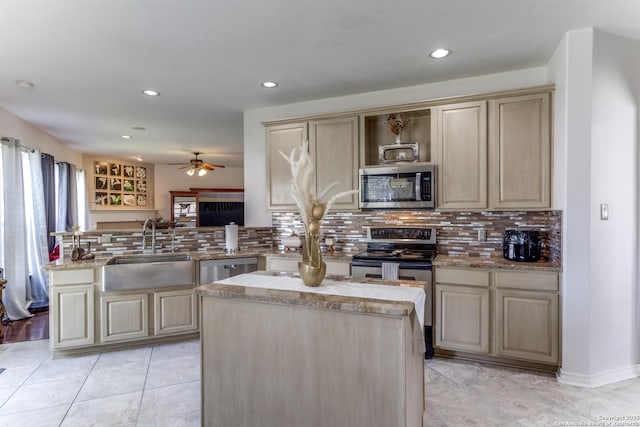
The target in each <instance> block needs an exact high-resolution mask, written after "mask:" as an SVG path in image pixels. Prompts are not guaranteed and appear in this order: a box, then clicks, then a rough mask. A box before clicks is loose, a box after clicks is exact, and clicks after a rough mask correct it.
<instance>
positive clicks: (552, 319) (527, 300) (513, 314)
mask: <svg viewBox="0 0 640 427" xmlns="http://www.w3.org/2000/svg"><path fill="white" fill-rule="evenodd" d="M495 285H496V294H495V295H496V298H495V309H496V312H495V314H496V321H495V329H496V330H495V336H496V340H495V353H496V355H498V356H506V357H513V358H519V359H527V360H531V361H536V362H543V363H553V364H557V363H558V360H559V358H558V346H559V341H560V339H559V321H558V317H559V307H558V275H557V274H555V273H526V272H521V273H511V272H497V273H496V274H495ZM523 289H525V290H523Z"/></svg>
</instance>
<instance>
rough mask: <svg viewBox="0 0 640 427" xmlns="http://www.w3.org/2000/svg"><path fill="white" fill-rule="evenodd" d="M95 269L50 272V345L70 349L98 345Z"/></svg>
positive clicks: (54, 347) (55, 347)
mask: <svg viewBox="0 0 640 427" xmlns="http://www.w3.org/2000/svg"><path fill="white" fill-rule="evenodd" d="M95 280H96V277H95V275H94V270H93V269H82V270H80V269H78V270H59V271H50V272H49V282H50V284H51V297H50V302H49V310H50V315H51V321H50V323H49V334H50V337H51V340H50V345H51V348H52V349H66V348H74V347H82V346H87V345H92V344H94V342H95V320H94V288H95V284H94V281H95Z"/></svg>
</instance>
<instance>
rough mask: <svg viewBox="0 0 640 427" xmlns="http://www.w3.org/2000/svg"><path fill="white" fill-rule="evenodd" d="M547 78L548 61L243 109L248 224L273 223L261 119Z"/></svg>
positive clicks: (535, 82)
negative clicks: (542, 64) (523, 67)
mask: <svg viewBox="0 0 640 427" xmlns="http://www.w3.org/2000/svg"><path fill="white" fill-rule="evenodd" d="M547 78H548V77H547V73H546V68H545V67H540V68H530V69H526V70H519V71H512V72H507V73H499V74H490V75H485V76H477V77H471V78H465V79H458V80H449V81H445V82H438V83H431V84H426V85H420V86H411V87H405V88H398V89H390V90H384V91H378V92H369V93H363V94H358V95H350V96H344V97H339V98H328V99H320V100H316V101H309V102H301V103H296V104H288V105H282V106H278V107H270V108H261V109H255V110H247V111H245V112H244V180H245V182H247V183H248V185H247V188H246V189H245V224H246V225H247V226H256V227H258V226H271V214H270V213H269V212H268V211H267V210H266V206H267V196H266V191H267V185H266V161H265V159H266V149H265V130H264V126H263V125H262V122H265V121H273V120H279V119H286V118H293V117H305V116H312V115H321V114H330V113H340V112H348V111H352V110H359V109H366V108H376V107H384V106H393V105H398V104H405V103H410V102H420V101H425V100H431V99H438V98H447V97H453V96H463V95H471V94H478V93H484V92H493V91H500V90H509V89H517V88H523V87H529V86H538V85H544V84H547V83H548V80H547Z"/></svg>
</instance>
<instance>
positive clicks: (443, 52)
mask: <svg viewBox="0 0 640 427" xmlns="http://www.w3.org/2000/svg"><path fill="white" fill-rule="evenodd" d="M449 55H451V51H450V50H449V49H436V50H434V51H433V52H431V53H430V54H429V56H430V57H432V58H435V59H441V58H445V57H447V56H449Z"/></svg>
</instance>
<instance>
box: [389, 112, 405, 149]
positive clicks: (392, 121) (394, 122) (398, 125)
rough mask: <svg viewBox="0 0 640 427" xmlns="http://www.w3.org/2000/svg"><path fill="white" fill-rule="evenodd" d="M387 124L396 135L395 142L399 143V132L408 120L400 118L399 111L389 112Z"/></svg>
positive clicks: (400, 139)
mask: <svg viewBox="0 0 640 427" xmlns="http://www.w3.org/2000/svg"><path fill="white" fill-rule="evenodd" d="M387 124H388V125H389V128H390V129H391V133H392V134H394V135H395V136H396V144H400V143H401V142H402V138H401V136H400V135H401V134H402V131H403V130H404V128H405V127H407V124H408V122H406V121H404V120H403V119H402V116H400V113H391V114H389V117H387Z"/></svg>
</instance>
